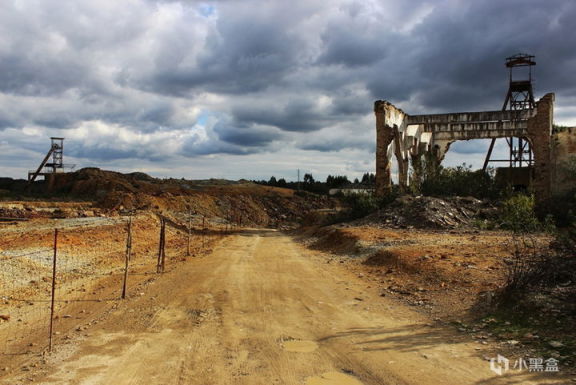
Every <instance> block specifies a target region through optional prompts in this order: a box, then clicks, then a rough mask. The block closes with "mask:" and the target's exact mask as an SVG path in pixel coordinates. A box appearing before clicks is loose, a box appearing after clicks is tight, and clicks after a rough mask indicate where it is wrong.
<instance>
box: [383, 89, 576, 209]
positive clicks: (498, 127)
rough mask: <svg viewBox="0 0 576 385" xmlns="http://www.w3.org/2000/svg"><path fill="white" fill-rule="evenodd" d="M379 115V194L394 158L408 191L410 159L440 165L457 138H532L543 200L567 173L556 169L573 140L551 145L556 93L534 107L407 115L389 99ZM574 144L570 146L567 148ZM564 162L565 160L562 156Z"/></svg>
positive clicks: (386, 184)
mask: <svg viewBox="0 0 576 385" xmlns="http://www.w3.org/2000/svg"><path fill="white" fill-rule="evenodd" d="M374 113H375V115H376V194H377V195H384V194H385V193H386V192H387V191H389V189H390V187H391V173H390V166H391V162H390V161H391V158H392V155H395V156H396V159H397V161H398V182H399V185H400V187H401V188H402V189H406V187H407V186H408V179H409V175H408V174H409V167H410V162H412V164H413V165H414V164H416V165H417V164H418V163H419V162H420V159H421V157H422V156H423V155H424V154H427V155H430V159H431V160H433V161H434V162H435V164H437V165H439V164H440V162H441V161H442V159H443V158H444V155H445V154H446V152H447V151H448V149H449V147H450V144H451V143H453V142H455V141H457V140H469V139H490V138H507V137H520V138H527V139H528V140H529V141H530V142H531V144H532V148H533V151H534V160H535V164H534V175H535V177H534V181H533V184H534V189H535V193H536V198H537V199H538V200H544V199H548V198H549V197H550V196H551V194H552V189H553V188H552V186H553V185H554V184H555V183H558V179H559V178H563V177H564V176H565V174H564V173H563V172H562V171H560V169H559V168H558V169H556V168H555V167H554V165H555V162H557V161H558V162H560V161H561V162H564V163H565V161H564V160H567V159H568V158H567V156H565V155H562V154H564V153H573V152H571V151H568V150H565V149H564V147H565V146H564V143H568V140H564V139H562V138H563V137H562V138H559V139H558V143H559V145H558V148H557V149H556V150H554V149H553V145H552V123H553V117H554V94H552V93H550V94H546V95H545V96H544V97H543V98H542V99H540V100H539V101H538V103H537V107H536V109H535V110H520V111H483V112H463V113H449V114H432V115H408V114H406V113H405V112H404V111H402V110H401V109H399V108H397V107H395V106H394V105H392V104H391V103H389V102H386V101H382V100H378V101H376V102H375V103H374ZM568 147H569V146H568ZM561 158H562V159H564V160H562V159H561Z"/></svg>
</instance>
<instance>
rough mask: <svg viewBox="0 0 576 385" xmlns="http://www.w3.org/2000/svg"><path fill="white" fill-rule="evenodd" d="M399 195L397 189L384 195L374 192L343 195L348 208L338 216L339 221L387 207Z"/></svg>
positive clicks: (356, 217)
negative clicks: (377, 194) (380, 195)
mask: <svg viewBox="0 0 576 385" xmlns="http://www.w3.org/2000/svg"><path fill="white" fill-rule="evenodd" d="M398 195H399V193H398V191H397V189H393V190H392V191H391V192H389V193H388V194H386V195H385V196H382V197H379V196H375V195H372V194H349V195H344V196H341V199H342V202H344V203H345V205H346V206H347V209H346V210H344V211H343V212H342V214H341V215H340V216H339V217H338V218H337V221H339V222H342V221H347V220H354V219H358V218H362V217H365V216H366V215H368V214H371V213H373V212H375V211H378V210H380V209H382V208H384V207H386V206H387V205H388V204H390V203H392V202H393V201H394V200H395V199H396V198H397V197H398Z"/></svg>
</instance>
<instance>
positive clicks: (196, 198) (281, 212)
mask: <svg viewBox="0 0 576 385" xmlns="http://www.w3.org/2000/svg"><path fill="white" fill-rule="evenodd" d="M33 187H34V189H35V190H37V191H41V190H42V189H44V190H48V193H44V194H45V195H46V197H50V196H57V197H68V198H71V199H72V198H74V199H80V200H90V201H92V202H94V206H95V207H97V208H100V209H103V210H106V211H107V212H115V211H124V210H153V211H157V212H164V213H166V212H180V213H188V212H189V211H191V212H192V214H194V215H200V216H202V215H204V216H207V217H219V218H220V219H221V220H222V221H223V222H235V223H240V224H242V225H266V226H278V225H280V224H283V223H287V222H288V223H291V222H299V221H300V220H301V219H302V217H303V216H304V215H306V213H307V212H308V211H310V210H317V209H321V208H325V207H330V206H331V205H332V203H331V200H330V199H328V198H327V197H323V196H317V195H314V194H307V193H298V194H296V193H295V191H294V190H290V189H284V188H277V187H269V186H261V185H257V184H255V183H252V182H249V181H246V180H240V181H226V180H221V179H210V180H202V181H194V180H185V179H158V178H154V177H151V176H149V175H147V174H144V173H141V172H135V173H130V174H122V173H119V172H114V171H106V170H101V169H98V168H84V169H81V170H79V171H76V172H73V173H66V174H59V175H56V176H55V177H54V180H53V182H52V183H51V184H50V185H49V186H47V185H46V183H45V182H39V183H37V184H35V185H34V186H33Z"/></svg>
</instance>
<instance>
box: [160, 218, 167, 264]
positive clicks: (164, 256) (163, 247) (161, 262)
mask: <svg viewBox="0 0 576 385" xmlns="http://www.w3.org/2000/svg"><path fill="white" fill-rule="evenodd" d="M165 247H166V221H162V258H161V260H160V266H161V269H162V273H163V272H164V267H165V265H166V250H165Z"/></svg>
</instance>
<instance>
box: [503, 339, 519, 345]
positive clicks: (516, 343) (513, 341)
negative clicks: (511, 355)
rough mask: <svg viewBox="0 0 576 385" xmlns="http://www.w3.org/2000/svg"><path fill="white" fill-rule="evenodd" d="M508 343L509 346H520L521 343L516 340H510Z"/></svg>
mask: <svg viewBox="0 0 576 385" xmlns="http://www.w3.org/2000/svg"><path fill="white" fill-rule="evenodd" d="M506 343H507V344H508V345H518V344H519V343H520V341H516V340H508V341H506Z"/></svg>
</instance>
